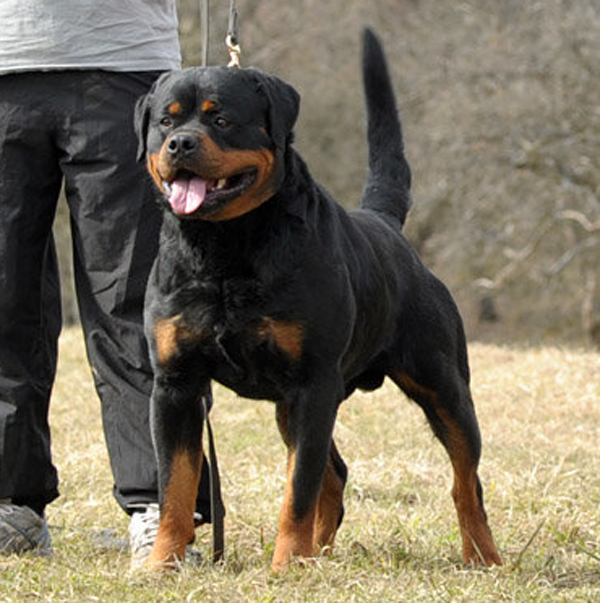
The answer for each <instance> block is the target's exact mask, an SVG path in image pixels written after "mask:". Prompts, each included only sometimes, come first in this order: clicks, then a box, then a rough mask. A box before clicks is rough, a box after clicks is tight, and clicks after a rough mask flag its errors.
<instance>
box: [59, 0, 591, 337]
mask: <svg viewBox="0 0 600 603" xmlns="http://www.w3.org/2000/svg"><path fill="white" fill-rule="evenodd" d="M237 4H238V8H239V12H240V32H241V42H242V50H243V53H244V54H243V57H242V62H243V64H245V65H254V66H258V67H261V68H263V69H265V70H267V71H270V72H273V73H276V74H278V75H280V76H281V77H283V78H285V79H286V80H288V81H290V82H291V83H293V84H294V85H295V86H296V88H297V89H298V90H299V91H300V93H301V94H302V108H301V116H300V120H299V123H298V126H297V129H296V134H297V147H298V148H299V150H300V151H301V152H302V153H303V155H304V156H305V157H306V159H307V160H308V162H309V165H310V166H311V167H312V170H313V172H314V174H315V176H316V177H317V178H318V179H319V180H320V181H321V182H322V183H323V184H325V185H326V186H327V187H328V188H329V189H330V190H331V191H332V192H333V193H334V194H335V196H336V197H337V199H339V201H340V202H341V203H343V204H344V205H346V206H347V207H353V206H355V205H356V204H357V202H358V199H359V197H360V192H361V189H362V184H363V176H364V173H365V153H366V149H365V142H364V125H363V124H364V115H363V113H364V111H363V100H362V91H361V86H360V79H359V75H360V74H359V50H360V49H359V36H360V31H361V29H362V27H363V26H364V25H365V24H370V25H372V26H373V27H374V28H375V29H376V30H377V31H378V32H379V34H380V35H381V37H382V38H383V40H384V42H385V45H386V49H387V52H388V55H389V62H390V64H391V67H392V70H393V72H394V79H395V84H396V89H397V91H398V94H399V99H400V105H401V112H402V118H403V122H404V129H405V136H406V139H407V149H408V154H409V159H410V161H411V164H412V167H413V170H414V199H415V205H414V208H413V210H412V212H411V214H410V216H409V223H408V227H407V233H408V236H409V237H410V239H411V240H412V241H413V243H414V244H415V245H416V246H417V247H418V248H419V250H420V251H421V253H422V255H423V256H424V258H425V260H426V262H427V263H428V265H429V266H430V267H431V268H432V269H433V270H434V271H435V272H436V273H437V274H438V275H439V276H440V277H441V278H442V279H443V280H444V281H445V282H446V283H447V284H448V285H449V286H450V288H451V290H452V291H453V293H454V295H455V296H456V297H457V299H458V302H459V305H460V307H461V310H462V312H463V315H464V317H465V320H466V323H467V328H468V332H469V335H470V336H471V338H475V337H476V338H480V339H481V338H483V339H485V338H488V339H489V338H490V337H493V338H495V339H497V338H501V339H504V340H506V339H512V340H514V339H519V340H529V341H539V340H540V339H544V340H554V341H555V340H557V339H560V340H563V341H564V340H570V341H582V340H583V339H589V340H592V341H595V342H596V343H597V342H598V340H599V337H600V334H599V333H598V332H599V331H600V329H599V328H598V325H599V324H600V297H599V295H600V293H599V291H598V288H599V287H600V283H598V278H599V264H598V262H597V259H596V258H597V256H598V246H599V245H600V204H599V193H600V165H599V163H600V159H599V157H600V153H599V152H598V146H599V144H600V143H599V141H600V105H599V104H598V99H599V98H600V3H598V2H597V0H544V1H543V2H539V1H534V0H525V1H523V0H502V1H499V0H462V1H461V2H439V1H436V0H373V1H371V2H366V1H365V0H327V1H326V2H323V1H322V0H294V2H281V0H238V3H237ZM178 5H179V12H180V22H181V37H182V43H183V50H184V58H185V63H186V65H191V64H199V62H200V46H201V41H202V40H201V28H200V22H199V1H198V0H178ZM228 6H229V2H228V0H219V1H216V0H213V2H211V26H212V27H211V41H212V49H211V62H212V63H213V64H222V63H224V62H226V59H227V56H226V52H225V47H224V44H223V39H224V36H225V29H226V25H227V10H228ZM63 213H64V208H63ZM59 227H60V228H61V232H60V238H61V239H63V240H64V239H65V234H64V230H65V229H64V217H62V222H61V223H60V224H59ZM63 264H65V269H68V266H66V262H63ZM65 281H66V282H67V284H68V281H69V278H68V275H67V278H66V279H65ZM67 306H68V308H67V315H68V316H70V317H72V316H73V312H72V308H73V305H72V303H71V301H70V300H67Z"/></svg>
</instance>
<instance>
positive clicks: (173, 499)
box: [145, 452, 202, 570]
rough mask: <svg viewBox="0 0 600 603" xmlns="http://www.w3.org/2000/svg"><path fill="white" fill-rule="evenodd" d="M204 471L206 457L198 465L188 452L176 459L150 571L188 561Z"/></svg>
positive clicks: (161, 513)
mask: <svg viewBox="0 0 600 603" xmlns="http://www.w3.org/2000/svg"><path fill="white" fill-rule="evenodd" d="M201 469H202V456H201V457H200V461H199V462H198V463H195V462H194V461H193V460H192V459H191V458H190V457H189V455H188V454H187V453H185V452H179V453H176V454H175V456H174V457H173V461H172V463H171V471H170V477H169V483H168V484H167V489H166V491H165V497H164V502H163V504H162V507H161V512H160V524H159V527H158V534H157V536H156V541H155V543H154V546H153V547H152V551H151V552H150V555H149V557H148V559H147V561H146V564H145V565H146V566H147V567H149V568H150V569H155V570H163V569H172V568H173V566H174V563H175V562H176V561H178V560H179V561H181V560H184V559H185V550H186V547H187V546H188V544H190V543H192V542H193V540H194V509H195V507H196V495H197V492H198V484H199V481H200V473H201Z"/></svg>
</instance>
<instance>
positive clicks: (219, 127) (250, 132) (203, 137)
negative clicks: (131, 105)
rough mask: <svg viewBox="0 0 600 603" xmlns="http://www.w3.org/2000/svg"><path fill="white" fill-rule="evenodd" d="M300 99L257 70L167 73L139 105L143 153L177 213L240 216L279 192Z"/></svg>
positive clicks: (222, 217)
mask: <svg viewBox="0 0 600 603" xmlns="http://www.w3.org/2000/svg"><path fill="white" fill-rule="evenodd" d="M299 103H300V99H299V96H298V93H297V92H296V91H295V90H294V89H293V88H292V87H291V86H290V85H288V84H286V83H285V82H283V81H282V80H280V79H278V78H276V77H272V76H268V75H265V74H264V73H262V72H260V71H258V70H256V69H238V68H235V69H230V68H227V67H206V68H200V67H196V68H190V69H184V70H183V71H178V72H171V73H167V74H165V75H163V76H161V77H160V78H159V79H158V80H157V81H156V83H155V84H154V86H153V87H152V89H151V90H150V92H149V93H148V94H147V95H146V96H144V97H142V98H141V99H140V100H139V101H138V103H137V106H136V111H135V127H136V132H137V135H138V139H139V149H138V158H139V159H142V158H143V157H144V156H145V157H146V163H147V167H148V171H149V172H150V174H151V176H152V178H153V179H154V181H155V183H156V185H157V186H158V188H159V189H160V190H161V192H162V193H163V195H164V197H165V199H166V200H167V201H168V206H169V208H170V210H171V211H172V212H173V213H174V214H175V215H176V216H178V217H180V218H189V219H203V220H210V221H222V220H230V219H232V218H236V217H238V216H241V215H243V214H245V213H247V212H249V211H251V210H253V209H254V208H256V207H258V206H259V205H261V204H262V203H264V202H265V201H267V200H268V199H270V198H271V197H272V196H273V195H274V194H275V193H276V192H277V189H278V188H279V186H280V184H281V181H282V179H283V172H284V166H283V157H284V151H285V148H286V146H287V145H288V144H289V142H290V140H291V133H292V128H293V126H294V123H295V121H296V118H297V116H298V108H299Z"/></svg>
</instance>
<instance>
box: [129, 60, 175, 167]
mask: <svg viewBox="0 0 600 603" xmlns="http://www.w3.org/2000/svg"><path fill="white" fill-rule="evenodd" d="M170 74H171V72H170V71H167V72H166V73H163V74H162V75H161V76H160V77H159V78H158V79H156V80H155V81H154V83H153V84H152V86H151V87H150V90H149V91H148V93H147V94H144V96H141V97H140V98H138V100H137V102H136V103H135V110H134V117H133V127H134V129H135V133H136V135H137V139H138V148H137V160H138V161H141V160H142V159H143V158H144V156H145V155H146V150H147V149H146V140H147V138H148V126H149V124H150V112H151V103H152V100H153V97H154V95H155V93H156V89H157V88H158V87H159V86H160V85H161V84H162V82H164V81H165V80H166V79H167V78H168V77H169V76H170Z"/></svg>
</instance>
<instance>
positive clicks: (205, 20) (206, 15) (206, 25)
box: [200, 0, 210, 67]
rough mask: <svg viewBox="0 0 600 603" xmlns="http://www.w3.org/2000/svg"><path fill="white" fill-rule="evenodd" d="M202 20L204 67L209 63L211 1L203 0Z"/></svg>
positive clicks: (201, 7)
mask: <svg viewBox="0 0 600 603" xmlns="http://www.w3.org/2000/svg"><path fill="white" fill-rule="evenodd" d="M201 1H202V4H201V6H200V22H201V24H202V67H206V66H207V65H208V42H209V40H210V2H209V1H208V0H201Z"/></svg>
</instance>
